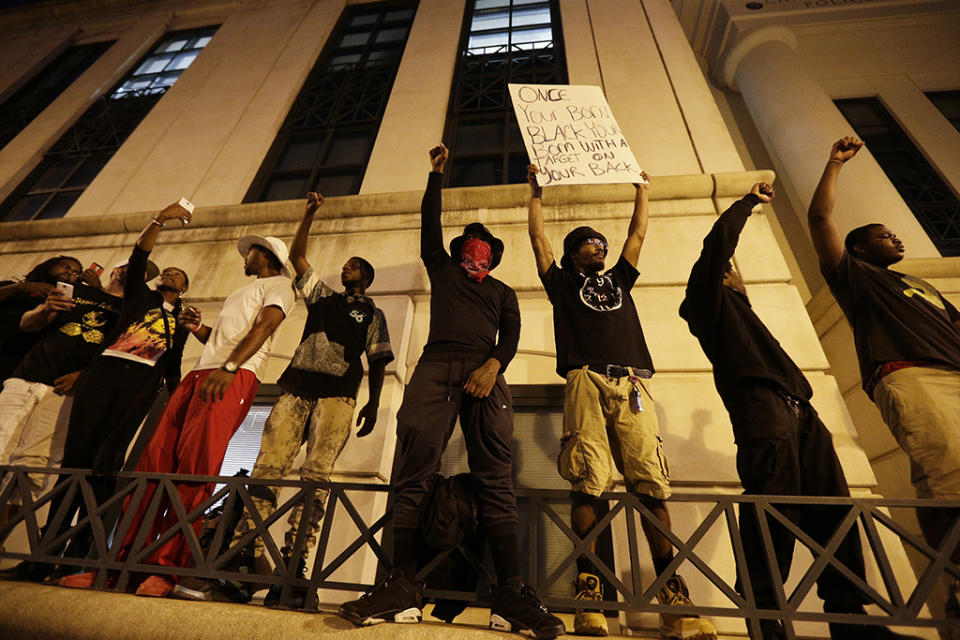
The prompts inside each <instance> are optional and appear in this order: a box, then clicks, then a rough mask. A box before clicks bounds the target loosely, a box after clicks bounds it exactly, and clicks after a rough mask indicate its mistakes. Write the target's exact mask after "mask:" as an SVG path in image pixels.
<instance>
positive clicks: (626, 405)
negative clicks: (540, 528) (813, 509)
mask: <svg viewBox="0 0 960 640" xmlns="http://www.w3.org/2000/svg"><path fill="white" fill-rule="evenodd" d="M537 174H538V171H537V168H536V166H534V165H530V166H529V167H528V168H527V179H528V181H529V183H530V203H529V219H528V223H529V232H530V243H531V244H532V245H533V254H534V256H535V257H536V261H537V272H538V273H539V274H540V280H541V281H542V282H543V287H544V289H546V291H547V296H549V298H550V302H551V303H552V304H553V327H554V337H555V340H556V347H557V373H558V374H559V375H560V376H561V377H564V378H566V381H567V383H566V388H565V390H564V403H563V439H562V440H561V450H560V457H559V460H558V467H559V470H560V474H561V475H562V476H563V477H564V478H565V479H566V480H568V481H569V482H570V485H571V488H572V498H573V506H572V510H571V521H572V526H573V530H574V531H575V532H576V534H577V535H578V536H580V537H585V536H587V535H588V534H589V533H590V531H591V530H592V529H593V527H594V525H595V524H596V522H597V519H598V513H597V507H598V506H599V500H598V497H599V496H600V495H601V494H602V493H603V492H605V491H607V490H609V489H610V488H611V486H612V485H613V469H612V468H611V465H610V461H611V460H612V461H613V463H614V465H616V468H617V470H618V471H620V473H622V474H623V477H624V482H625V483H626V486H627V490H628V491H630V492H631V493H633V494H635V495H636V496H637V497H638V498H639V499H640V501H641V502H642V503H643V504H644V505H645V506H646V507H647V508H648V509H649V510H650V511H651V512H652V513H653V515H654V516H656V518H657V519H658V520H659V521H660V523H661V524H662V526H663V527H666V528H668V529H669V527H670V514H669V513H668V512H667V507H666V504H664V500H665V499H666V498H669V497H670V475H669V471H668V468H667V461H666V459H665V458H664V455H663V447H662V442H661V440H660V435H659V426H658V423H657V413H656V410H655V408H654V403H653V398H652V397H651V395H650V378H651V377H652V376H653V362H652V361H651V359H650V353H649V351H648V350H647V344H646V341H645V340H644V337H643V329H642V328H641V327H640V320H639V319H638V317H637V309H636V307H635V306H634V303H633V298H632V297H631V295H630V289H631V287H632V286H633V283H634V282H636V280H637V277H638V276H639V275H640V274H639V272H638V271H637V268H636V265H637V259H638V258H639V257H640V248H641V246H642V245H643V239H644V236H645V234H646V230H647V217H648V212H647V201H648V191H649V189H650V185H649V183H648V182H647V179H648V176H647V174H646V172H641V177H642V179H643V180H644V182H641V183H637V184H635V187H636V198H635V199H634V208H633V216H632V217H631V219H630V226H629V228H628V230H627V239H626V242H624V244H623V250H622V251H621V254H620V258H619V259H618V260H617V263H616V264H615V265H614V266H613V268H611V269H609V270H608V271H604V266H605V258H606V256H607V239H606V238H605V237H604V236H603V234H602V233H600V232H599V231H596V230H594V229H592V228H590V227H577V228H576V229H574V230H573V231H571V232H570V233H568V234H567V236H566V238H564V241H563V257H562V258H561V259H560V265H561V266H560V267H559V268H558V267H557V264H556V262H554V254H553V249H552V248H551V246H550V241H549V239H548V238H547V235H546V233H545V232H544V228H543V212H542V210H541V206H542V203H541V198H542V194H543V190H542V188H541V186H540V185H539V184H538V182H537ZM642 524H643V530H644V533H645V534H646V536H647V543H648V544H649V546H650V554H651V556H652V557H653V565H654V567H655V569H656V571H657V574H658V575H659V574H662V573H663V572H664V571H666V570H667V568H668V567H669V566H670V564H671V562H672V560H673V545H672V544H671V543H670V541H669V539H667V537H666V536H665V535H664V534H663V533H662V532H661V529H660V527H658V526H657V524H655V523H654V522H652V521H651V520H650V519H649V518H644V519H643V522H642ZM594 546H595V545H594V543H591V545H590V551H591V555H592V553H593V551H594ZM577 570H578V573H579V575H578V577H577V592H578V593H577V599H578V600H602V599H603V597H602V594H601V593H600V586H599V578H598V577H597V574H598V571H597V569H596V567H595V566H594V565H593V563H592V561H591V560H590V559H589V558H588V557H580V558H578V559H577ZM657 599H658V600H659V601H660V602H661V603H662V604H672V605H680V606H690V605H692V604H693V603H692V602H691V601H690V597H689V592H688V590H687V585H686V583H685V582H684V580H683V578H682V577H680V576H679V575H671V576H670V578H669V579H668V580H667V581H666V583H665V584H664V585H663V588H662V589H661V590H660V592H659V593H658V594H657ZM660 619H661V622H662V625H661V628H660V632H661V635H662V636H663V637H664V638H676V639H683V640H693V639H697V640H715V638H716V637H717V634H716V630H715V629H714V627H713V624H712V623H711V622H710V621H708V620H705V619H702V618H698V617H696V616H685V615H679V614H661V615H660ZM574 632H575V633H578V634H582V635H596V636H605V635H607V622H606V618H604V616H603V614H602V613H600V612H596V611H582V610H578V611H577V613H576V617H575V618H574Z"/></svg>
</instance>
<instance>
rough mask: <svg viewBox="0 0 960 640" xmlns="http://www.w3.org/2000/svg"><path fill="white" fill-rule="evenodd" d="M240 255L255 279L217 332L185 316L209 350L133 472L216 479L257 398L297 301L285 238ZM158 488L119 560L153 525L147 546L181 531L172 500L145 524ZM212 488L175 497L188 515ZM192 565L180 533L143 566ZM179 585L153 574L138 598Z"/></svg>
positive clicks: (75, 581)
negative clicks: (171, 531) (272, 350)
mask: <svg viewBox="0 0 960 640" xmlns="http://www.w3.org/2000/svg"><path fill="white" fill-rule="evenodd" d="M237 250H238V251H239V252H240V255H241V256H243V258H244V274H246V275H248V276H255V277H256V280H254V281H253V282H251V283H249V284H246V285H244V286H242V287H240V288H239V289H237V290H236V291H234V292H233V293H231V294H230V295H229V296H227V299H226V300H224V301H223V307H222V308H221V309H220V315H219V316H218V317H217V321H216V323H215V324H214V326H213V327H212V328H211V327H208V326H207V325H205V324H202V322H201V320H200V312H199V311H197V310H196V309H193V308H192V307H188V308H186V309H184V311H183V313H181V316H180V319H181V322H182V323H183V325H184V326H185V327H186V328H187V329H189V330H190V331H192V332H193V334H194V335H195V336H196V337H197V339H198V340H200V342H203V343H204V345H205V346H204V348H203V352H202V353H201V354H200V360H199V362H197V364H196V366H194V368H193V371H191V372H190V373H188V374H187V375H186V376H184V377H183V379H182V380H181V381H180V384H179V385H177V388H176V390H175V391H174V392H173V395H172V396H170V400H169V402H167V407H166V409H165V410H164V412H163V415H162V416H161V417H160V421H159V423H158V424H157V426H156V429H155V430H154V432H153V435H152V436H151V438H150V442H149V444H148V445H147V448H146V450H145V451H144V452H143V455H142V456H141V457H140V460H139V461H138V462H137V466H136V469H135V470H136V471H150V472H160V473H178V474H190V475H201V476H213V475H217V473H219V471H220V465H221V464H223V456H224V455H225V454H226V451H227V445H228V444H229V443H230V438H231V437H232V436H233V434H234V433H235V432H236V430H237V429H238V428H239V427H240V424H241V423H242V422H243V419H244V418H245V417H246V415H247V411H248V410H249V409H250V405H251V404H252V402H253V399H254V397H255V396H256V393H257V388H258V387H259V385H260V380H259V378H260V376H261V375H262V374H263V370H264V369H265V368H266V364H267V359H268V358H269V356H270V347H271V344H272V342H273V333H274V331H276V329H277V327H279V326H280V323H281V322H283V319H284V318H285V317H286V316H287V314H288V313H289V312H290V310H291V309H293V305H294V304H295V302H296V297H295V295H294V292H293V288H292V287H291V284H290V274H289V271H288V270H287V267H286V265H285V264H284V263H285V262H286V261H287V246H286V245H285V244H284V243H283V241H282V240H280V239H279V238H273V237H263V236H255V235H250V236H244V237H243V238H241V239H240V241H239V242H238V243H237ZM157 486H158V485H157V483H156V482H151V483H149V485H148V488H147V491H146V492H145V493H144V496H143V500H141V501H140V503H139V504H138V505H137V511H136V513H135V515H134V519H133V522H132V524H131V525H130V528H129V529H128V531H127V535H126V538H125V539H124V540H123V542H122V547H121V550H120V552H119V554H118V556H117V557H118V559H121V560H122V559H124V558H125V557H126V556H127V554H128V553H129V551H130V549H131V547H132V546H133V543H134V541H135V540H136V537H137V531H138V530H139V528H140V527H141V526H146V527H150V529H149V531H148V534H147V536H146V539H145V541H144V546H147V545H150V544H151V543H152V542H153V541H154V540H156V539H157V537H159V536H160V534H162V533H163V532H164V531H166V530H168V529H170V528H171V527H177V526H178V522H177V516H176V512H175V510H174V509H173V507H172V506H171V505H170V504H169V501H168V500H164V502H163V503H162V504H161V506H160V509H159V510H158V511H157V513H158V515H157V517H156V519H155V520H154V522H150V523H148V522H144V521H143V520H144V517H145V516H146V512H147V508H148V506H149V504H150V501H151V499H152V497H153V492H154V491H156V489H157ZM213 486H214V485H213V484H212V483H203V484H198V483H195V482H194V483H186V482H184V483H178V484H177V492H178V493H179V495H180V500H181V501H182V502H183V507H184V509H185V511H186V512H187V513H190V512H191V511H193V510H194V509H196V508H197V507H198V506H200V505H201V504H202V503H203V502H204V500H206V499H207V498H209V497H210V496H211V495H212V493H213ZM127 503H128V504H129V500H128V501H127ZM126 506H127V505H125V507H126ZM122 520H123V516H121V521H122ZM202 524H203V523H202V522H201V519H200V518H197V519H196V520H194V522H193V528H194V531H196V532H197V533H198V534H199V532H200V528H201V526H202ZM189 559H190V548H189V546H188V545H187V541H186V539H185V538H184V536H183V534H182V533H178V534H177V535H176V536H174V537H173V538H171V539H170V540H168V541H167V542H166V543H165V544H164V545H163V546H161V547H160V548H159V549H158V550H157V551H156V552H155V553H153V554H152V555H151V556H150V557H149V558H147V559H146V560H144V562H146V563H151V564H159V565H162V566H167V567H185V566H187V563H188V561H189ZM95 578H96V574H95V572H87V573H81V574H77V575H73V576H67V577H66V578H63V579H62V580H61V581H60V586H64V587H75V588H89V587H92V586H93V584H94V581H95ZM175 581H176V578H175V576H174V575H171V574H165V575H162V576H161V575H152V576H149V577H147V579H146V580H144V581H143V582H142V583H141V584H140V586H139V587H138V588H137V595H140V596H153V597H165V596H167V595H169V594H170V592H171V591H172V590H173V587H174V583H175Z"/></svg>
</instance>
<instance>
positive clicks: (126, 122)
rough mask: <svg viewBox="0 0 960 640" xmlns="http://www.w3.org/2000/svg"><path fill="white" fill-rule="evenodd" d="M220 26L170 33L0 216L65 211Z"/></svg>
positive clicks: (0, 208)
mask: <svg viewBox="0 0 960 640" xmlns="http://www.w3.org/2000/svg"><path fill="white" fill-rule="evenodd" d="M216 30H217V27H204V28H201V29H190V30H187V31H176V32H173V33H169V34H167V35H165V36H164V37H163V39H161V40H160V42H159V43H158V44H157V45H156V46H155V47H154V48H153V50H152V51H151V52H150V53H149V54H147V56H146V57H144V58H143V59H142V60H141V61H140V62H139V63H138V64H137V65H136V66H135V67H134V68H133V70H132V71H131V72H130V73H128V74H127V75H126V77H124V79H123V80H121V81H120V83H119V84H118V85H117V86H116V87H114V88H113V89H112V90H111V91H109V92H108V93H105V94H104V95H102V96H100V97H99V98H97V99H96V101H94V103H93V104H92V105H91V106H90V108H88V109H87V110H86V112H85V113H84V114H83V115H82V116H80V118H79V119H78V120H77V122H76V123H75V124H74V125H73V126H72V127H70V129H68V130H67V132H66V133H64V134H63V136H62V137H61V138H60V139H59V140H58V141H57V142H56V143H55V144H54V145H53V146H52V147H51V148H50V150H49V151H47V153H46V154H44V156H43V160H41V161H40V164H39V165H37V167H36V168H35V169H34V170H33V171H32V172H30V174H29V175H28V176H27V178H26V179H25V180H24V181H23V182H22V183H21V184H20V186H19V187H17V189H16V190H15V191H14V192H13V193H12V194H11V195H10V197H8V198H7V199H6V200H5V201H4V202H3V204H2V205H0V221H3V222H11V221H16V220H39V219H45V218H61V217H63V216H64V215H65V214H66V213H67V211H68V210H69V209H70V207H71V206H72V205H73V203H74V202H76V200H77V198H79V197H80V195H81V194H82V193H83V192H84V190H85V189H86V188H87V187H88V186H90V183H91V182H93V180H94V178H96V177H97V174H98V173H100V170H101V169H103V167H104V165H106V164H107V162H109V160H110V158H112V157H113V154H114V153H116V152H117V150H118V149H119V148H120V146H121V145H122V144H123V143H124V141H125V140H126V139H127V137H128V136H129V135H130V134H131V133H133V130H134V129H135V128H136V127H137V125H138V124H140V122H141V121H142V120H143V119H144V118H145V117H146V115H147V114H148V113H149V112H150V110H151V109H152V108H153V106H154V105H155V104H156V103H157V102H158V101H159V100H160V98H161V97H162V96H163V94H164V93H166V92H167V90H168V89H169V88H170V87H171V86H172V85H173V83H174V82H176V80H177V78H179V77H180V74H181V73H183V71H184V70H185V69H186V68H187V67H189V66H190V63H192V62H193V60H194V59H195V58H196V57H197V55H198V54H199V53H200V50H201V49H203V48H204V47H205V46H206V45H207V43H208V42H210V40H211V39H212V38H213V34H214V33H215V32H216Z"/></svg>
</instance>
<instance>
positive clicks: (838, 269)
mask: <svg viewBox="0 0 960 640" xmlns="http://www.w3.org/2000/svg"><path fill="white" fill-rule="evenodd" d="M862 146H863V142H861V141H860V140H858V139H857V138H854V137H850V136H848V137H845V138H841V139H840V140H837V141H836V142H835V143H834V144H833V147H832V148H831V149H830V158H829V160H827V165H826V167H824V169H823V175H822V176H821V178H820V182H819V184H817V189H816V191H814V193H813V199H812V201H811V202H810V210H809V211H808V212H807V220H808V222H809V224H810V235H811V236H812V238H813V247H814V249H816V251H817V256H818V257H819V258H820V271H821V273H823V277H824V279H826V281H827V285H828V286H829V287H830V291H831V292H832V293H833V296H834V297H835V298H836V299H837V303H838V304H839V305H840V308H841V309H843V313H844V315H845V316H846V317H847V321H848V322H849V323H850V326H851V327H852V328H853V340H854V343H855V345H856V348H857V360H859V362H860V377H861V381H862V384H863V389H864V391H866V392H867V395H868V396H870V399H871V400H873V402H874V403H875V404H876V405H877V408H878V409H879V410H880V415H882V416H883V420H884V422H886V423H887V426H888V427H889V428H890V432H891V433H892V434H893V436H894V437H895V438H896V439H897V442H898V443H899V444H900V448H901V449H903V451H904V453H906V454H907V457H908V458H910V481H911V482H912V483H913V486H914V488H915V489H916V492H917V497H918V498H940V499H944V500H957V499H958V498H960V312H958V311H957V309H956V308H955V307H954V306H953V305H952V304H950V302H949V301H948V300H947V299H946V298H944V297H943V296H942V295H940V292H939V291H937V290H936V288H934V286H933V285H931V284H930V283H929V282H926V281H924V280H921V279H920V278H915V277H914V276H910V275H905V274H903V273H898V272H896V271H894V270H892V269H890V266H892V265H894V264H896V263H897V262H900V260H902V259H903V252H904V247H903V243H902V242H900V240H899V239H898V238H897V236H896V235H895V234H894V233H893V232H892V231H891V230H890V229H888V228H887V227H885V226H884V225H882V224H879V223H873V224H867V225H864V226H862V227H857V228H856V229H853V230H852V231H850V232H849V233H848V234H847V236H846V239H841V237H840V230H839V229H838V228H837V223H836V221H835V220H834V219H833V206H834V203H835V202H836V193H837V179H838V178H839V176H840V170H841V169H843V166H844V165H845V164H846V163H847V162H848V161H849V160H850V159H851V158H853V157H854V156H855V155H856V154H857V152H858V151H859V150H860V148H861V147H862ZM958 516H960V510H958V509H950V508H929V507H925V508H922V509H917V519H918V520H919V521H920V528H921V529H922V531H923V536H924V538H925V539H926V540H927V542H928V543H929V544H930V545H932V546H933V547H938V546H939V545H940V543H941V541H942V540H943V537H944V536H945V535H946V533H947V531H949V529H950V527H951V526H952V524H953V522H954V521H955V519H956V518H957V517H958ZM958 556H960V553H958V554H957V555H955V556H954V561H957V560H958ZM952 591H953V594H952V595H951V600H952V603H953V604H956V600H955V597H956V594H957V593H958V591H960V586H958V585H957V584H956V583H955V582H954V584H953V585H952Z"/></svg>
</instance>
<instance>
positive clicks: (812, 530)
mask: <svg viewBox="0 0 960 640" xmlns="http://www.w3.org/2000/svg"><path fill="white" fill-rule="evenodd" d="M724 395H725V397H724V404H726V406H727V410H728V411H729V412H730V419H731V422H732V423H733V430H734V436H735V438H736V441H737V473H739V475H740V482H741V484H742V485H743V488H744V493H745V494H772V495H795V496H849V495H850V491H849V489H848V487H847V481H846V479H845V478H844V475H843V469H842V468H841V466H840V461H839V460H838V459H837V453H836V450H834V448H833V437H832V436H831V435H830V432H829V431H828V430H827V428H826V427H825V426H824V424H823V423H822V422H821V421H820V417H819V416H818V415H817V412H816V411H815V410H814V409H813V407H811V406H810V405H809V404H808V403H806V402H799V403H795V404H791V403H790V402H788V401H787V399H786V398H785V397H784V396H783V395H781V394H780V393H778V391H777V390H776V389H775V388H774V387H771V386H765V385H761V384H740V385H737V386H736V387H734V388H733V390H732V391H731V392H729V393H726V394H724ZM774 507H775V508H776V509H777V510H778V511H780V512H781V513H782V514H783V515H784V516H786V517H787V518H789V519H790V520H791V521H792V522H794V523H796V524H797V525H798V526H799V527H800V528H801V529H802V530H803V531H804V532H806V533H807V534H808V535H809V536H810V537H811V538H813V539H814V540H815V541H816V542H817V543H818V544H820V545H821V546H826V544H827V542H828V541H829V540H830V537H831V536H832V535H833V532H834V530H835V529H836V527H837V525H838V524H839V523H840V521H841V520H842V519H843V517H844V515H845V514H846V512H847V509H846V508H844V507H831V506H824V505H814V506H801V505H786V504H780V505H774ZM767 523H768V524H769V526H770V534H771V537H772V541H773V546H774V551H775V554H776V558H777V564H778V566H779V569H780V575H781V577H782V578H783V580H784V581H785V580H786V579H787V575H788V574H789V572H790V563H791V560H792V559H793V548H794V541H795V538H794V536H793V535H792V534H791V533H789V532H788V531H787V530H786V529H785V528H784V527H783V526H781V525H780V524H779V523H777V522H776V521H774V520H773V519H772V518H767ZM740 531H741V536H742V538H743V544H744V547H745V548H746V550H747V570H748V572H749V574H750V580H751V582H752V583H753V589H754V594H755V597H756V601H757V605H758V606H760V607H763V608H775V606H776V600H775V597H774V591H773V587H772V580H771V577H770V574H769V572H768V569H767V562H766V556H765V554H764V553H763V552H762V549H763V547H762V540H761V538H760V532H759V529H758V522H757V516H756V511H755V509H754V508H753V506H752V505H743V507H742V508H741V509H740ZM835 557H836V559H837V560H839V561H840V562H841V563H843V564H844V565H846V567H847V568H848V569H850V571H852V572H853V573H854V574H856V575H857V576H860V577H863V576H864V567H863V550H862V548H861V545H860V537H859V535H857V533H856V530H855V529H854V530H852V531H851V532H850V533H849V534H848V535H847V536H846V538H844V540H843V542H842V543H841V545H840V546H839V548H838V549H837V551H836V554H835ZM737 590H738V591H740V592H741V593H742V592H743V590H742V585H740V584H739V581H738V584H737ZM817 592H818V594H819V595H820V597H821V598H822V599H823V600H824V602H827V603H831V604H833V605H837V606H840V607H841V608H843V609H844V610H853V609H855V608H856V607H857V606H859V605H860V604H861V603H863V602H864V599H865V598H864V597H863V596H861V595H860V593H859V591H858V590H856V589H854V587H853V585H852V584H851V583H850V582H849V581H848V580H847V579H846V578H844V577H843V576H842V575H841V574H840V572H839V571H837V570H836V569H834V568H833V567H831V566H827V568H826V569H824V571H823V573H821V574H820V577H819V579H818V580H817ZM787 595H789V594H787Z"/></svg>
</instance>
